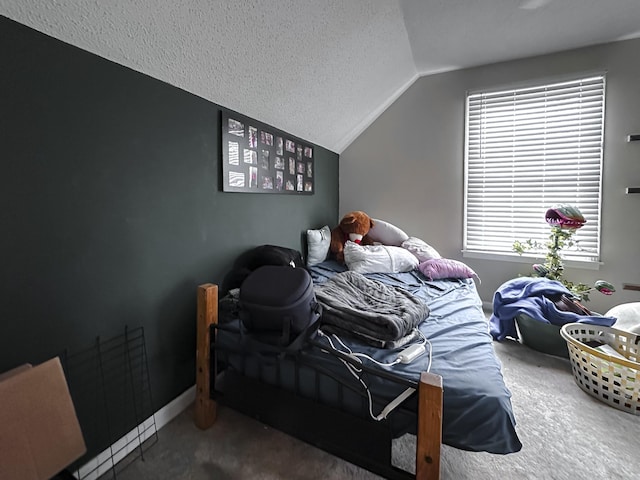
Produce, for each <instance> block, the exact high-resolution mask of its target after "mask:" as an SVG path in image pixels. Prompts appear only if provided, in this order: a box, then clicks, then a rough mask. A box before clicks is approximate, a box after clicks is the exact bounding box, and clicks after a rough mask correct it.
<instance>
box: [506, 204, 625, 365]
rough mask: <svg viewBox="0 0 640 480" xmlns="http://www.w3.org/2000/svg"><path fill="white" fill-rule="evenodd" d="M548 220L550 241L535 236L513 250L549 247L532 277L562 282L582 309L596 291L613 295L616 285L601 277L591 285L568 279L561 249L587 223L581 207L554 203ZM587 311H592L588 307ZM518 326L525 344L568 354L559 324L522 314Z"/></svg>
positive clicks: (518, 243) (525, 250)
mask: <svg viewBox="0 0 640 480" xmlns="http://www.w3.org/2000/svg"><path fill="white" fill-rule="evenodd" d="M545 221H546V222H547V223H548V224H549V226H550V227H551V233H550V234H549V240H548V241H547V242H546V243H544V244H541V243H540V242H537V241H535V240H531V239H528V240H526V241H524V242H520V241H517V240H516V241H515V242H514V243H513V250H514V251H515V252H516V253H518V254H519V255H522V254H524V253H525V252H527V251H544V250H545V249H546V255H545V261H544V263H542V264H534V265H533V266H532V267H533V273H532V275H531V276H534V277H545V278H548V279H550V280H557V281H559V282H561V283H562V284H563V285H564V286H565V287H566V288H567V290H569V292H571V293H572V294H573V296H574V299H569V301H573V302H575V303H577V305H578V306H579V307H581V308H584V307H583V306H582V305H580V303H579V302H587V301H589V293H590V292H592V291H593V290H597V291H599V292H601V293H602V294H604V295H611V294H613V292H615V287H614V286H613V285H612V284H611V283H609V282H607V281H605V280H597V281H596V282H595V283H594V284H593V285H587V284H585V283H582V282H577V283H576V282H572V281H570V280H567V279H566V278H564V262H563V259H562V254H561V251H562V250H563V249H565V248H571V247H574V246H575V241H574V240H573V235H574V234H575V232H576V230H578V229H579V228H581V227H582V226H583V225H584V224H585V223H586V220H585V218H584V217H583V215H582V213H581V212H580V210H579V209H578V208H577V207H574V206H572V205H566V204H561V205H554V206H553V207H551V208H550V209H548V210H547V212H546V214H545ZM585 311H587V312H588V313H589V314H590V313H591V312H589V311H588V310H587V309H586V308H585ZM516 325H517V326H518V330H519V331H520V336H521V340H522V343H525V344H527V345H529V346H530V347H532V348H534V349H535V350H539V351H542V352H544V353H549V354H552V355H557V356H563V357H568V351H567V345H566V342H565V341H564V340H563V339H562V337H561V336H560V327H559V326H557V325H552V324H546V323H542V322H539V321H537V320H535V319H532V318H530V317H528V316H526V315H518V317H516Z"/></svg>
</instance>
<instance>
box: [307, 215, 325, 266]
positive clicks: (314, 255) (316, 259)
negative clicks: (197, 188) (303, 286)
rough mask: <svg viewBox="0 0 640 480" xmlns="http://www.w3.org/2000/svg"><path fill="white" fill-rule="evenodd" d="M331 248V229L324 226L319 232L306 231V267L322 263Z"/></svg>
mask: <svg viewBox="0 0 640 480" xmlns="http://www.w3.org/2000/svg"><path fill="white" fill-rule="evenodd" d="M330 246H331V229H330V228H329V226H328V225H325V226H324V227H322V228H321V229H319V230H307V267H311V266H313V265H317V264H318V263H320V262H324V261H325V260H326V258H327V255H328V254H329V247H330Z"/></svg>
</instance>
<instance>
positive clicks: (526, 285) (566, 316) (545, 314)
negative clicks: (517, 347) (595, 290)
mask: <svg viewBox="0 0 640 480" xmlns="http://www.w3.org/2000/svg"><path fill="white" fill-rule="evenodd" d="M563 297H564V298H565V300H566V299H571V298H572V297H573V295H572V293H571V292H570V291H569V290H568V289H567V288H566V287H565V286H564V285H563V284H562V283H560V282H559V281H557V280H549V279H547V278H544V277H539V278H538V277H519V278H514V279H512V280H509V281H507V282H505V283H503V284H502V285H501V286H500V288H498V290H497V291H496V292H495V294H494V296H493V314H492V315H491V318H490V319H489V331H490V332H491V336H492V337H493V339H494V340H504V339H505V338H506V337H511V338H515V339H517V338H518V333H517V331H516V325H515V318H516V317H517V316H518V315H520V314H525V315H527V316H529V317H531V318H533V319H535V320H539V321H541V322H544V323H552V324H554V325H560V326H561V325H564V324H566V323H572V322H578V323H589V324H592V325H604V326H607V327H610V326H611V325H613V324H614V323H615V322H616V318H615V317H608V316H603V315H598V314H594V313H591V312H589V311H588V310H586V309H584V310H580V309H574V311H571V310H570V309H563V308H564V307H563V305H562V302H561V301H562V299H563ZM561 307H562V309H561Z"/></svg>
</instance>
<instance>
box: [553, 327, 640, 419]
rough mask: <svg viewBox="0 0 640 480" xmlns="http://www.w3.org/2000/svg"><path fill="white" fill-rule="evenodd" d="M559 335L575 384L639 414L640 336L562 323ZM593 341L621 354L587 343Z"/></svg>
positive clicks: (610, 402)
mask: <svg viewBox="0 0 640 480" xmlns="http://www.w3.org/2000/svg"><path fill="white" fill-rule="evenodd" d="M560 334H561V335H562V337H563V338H564V339H565V340H566V341H567V347H568V349H569V359H570V361H571V369H572V371H573V376H574V379H575V381H576V383H577V384H578V386H579V387H580V388H581V389H582V390H584V391H585V392H587V393H588V394H589V395H592V396H594V397H596V398H598V399H599V400H601V401H603V402H605V403H608V404H609V405H611V406H612V407H614V408H617V409H619V410H623V411H625V412H628V413H632V414H634V415H640V363H639V362H640V335H636V334H634V333H630V332H625V331H623V330H617V329H615V328H612V327H605V326H599V325H587V324H584V323H568V324H566V325H563V326H562V328H561V329H560ZM594 341H595V342H599V343H602V344H605V345H608V346H609V347H612V348H613V349H614V350H615V351H616V352H617V353H618V354H619V355H620V356H617V355H609V354H607V353H604V352H603V351H601V350H600V349H596V348H594V347H592V346H589V345H587V343H589V342H594ZM605 348H606V347H605Z"/></svg>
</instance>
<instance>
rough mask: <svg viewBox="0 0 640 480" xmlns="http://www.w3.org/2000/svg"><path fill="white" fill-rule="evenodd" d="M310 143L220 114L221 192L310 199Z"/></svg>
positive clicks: (312, 182)
mask: <svg viewBox="0 0 640 480" xmlns="http://www.w3.org/2000/svg"><path fill="white" fill-rule="evenodd" d="M313 154H314V151H313V147H312V146H311V144H309V143H305V142H303V141H300V140H299V139H297V138H295V137H293V136H292V135H289V134H287V133H285V132H282V131H280V130H277V129H275V128H273V127H270V126H268V125H265V124H263V123H260V122H257V121H255V120H252V119H250V118H247V117H245V116H243V115H238V114H236V113H232V112H227V111H224V110H223V111H222V176H223V181H222V189H223V191H225V192H247V193H281V194H297V195H313V193H314V185H315V184H314V179H315V169H314V163H313V159H314V155H313Z"/></svg>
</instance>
